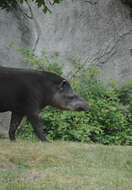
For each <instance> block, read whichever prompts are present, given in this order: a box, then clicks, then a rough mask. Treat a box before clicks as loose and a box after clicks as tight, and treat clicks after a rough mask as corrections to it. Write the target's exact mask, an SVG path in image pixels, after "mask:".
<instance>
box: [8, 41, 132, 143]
mask: <svg viewBox="0 0 132 190" xmlns="http://www.w3.org/2000/svg"><path fill="white" fill-rule="evenodd" d="M10 46H11V47H12V48H14V49H15V51H18V52H19V53H22V54H23V55H24V56H25V58H24V59H23V63H28V64H29V63H30V64H32V65H33V67H34V68H36V69H39V70H47V71H51V72H54V73H56V74H59V75H61V76H63V77H65V78H67V80H69V82H70V84H71V85H72V87H73V89H74V90H75V91H76V92H77V94H79V95H80V96H82V97H83V98H84V100H85V101H86V103H87V105H88V108H89V113H87V114H86V113H84V112H70V111H60V110H57V109H55V108H53V107H46V108H44V109H43V110H42V111H41V113H40V117H41V120H42V122H43V130H44V133H46V134H47V138H49V139H50V140H57V139H63V140H66V141H79V142H87V143H93V142H94V143H102V144H116V145H124V144H126V145H131V144H132V93H131V92H132V80H129V81H126V82H125V83H124V84H122V85H121V86H120V87H117V85H116V84H117V82H116V81H114V80H112V79H110V80H109V81H108V83H107V84H105V83H104V82H103V81H101V80H100V79H99V78H100V77H99V75H100V72H101V71H100V70H99V69H98V68H96V67H95V66H94V65H93V64H91V66H89V67H87V66H85V65H82V64H80V62H81V57H80V56H76V55H74V56H71V57H70V59H71V62H72V70H71V71H69V73H68V74H67V76H64V74H63V67H64V66H65V63H62V64H59V63H58V62H56V61H54V60H55V59H56V58H55V57H56V56H58V55H59V54H56V53H55V54H54V55H53V56H51V57H49V56H48V55H47V54H46V52H45V51H42V55H41V56H40V57H37V56H35V55H34V53H33V52H31V51H30V50H20V49H17V48H15V47H14V45H13V44H10ZM17 135H18V136H20V137H21V138H35V137H34V133H33V129H32V127H31V125H30V124H29V123H28V122H27V121H26V120H25V119H24V120H23V122H22V124H21V125H20V127H19V129H18V131H17Z"/></svg>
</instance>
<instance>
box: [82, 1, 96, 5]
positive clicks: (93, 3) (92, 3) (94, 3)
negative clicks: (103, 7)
mask: <svg viewBox="0 0 132 190" xmlns="http://www.w3.org/2000/svg"><path fill="white" fill-rule="evenodd" d="M85 2H86V3H89V4H91V5H96V4H97V2H92V1H88V0H85Z"/></svg>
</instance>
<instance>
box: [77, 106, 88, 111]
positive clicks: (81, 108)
mask: <svg viewBox="0 0 132 190" xmlns="http://www.w3.org/2000/svg"><path fill="white" fill-rule="evenodd" d="M75 111H78V112H81V111H84V112H86V113H88V112H89V110H88V108H87V107H86V106H85V107H81V106H80V107H78V108H76V110H75Z"/></svg>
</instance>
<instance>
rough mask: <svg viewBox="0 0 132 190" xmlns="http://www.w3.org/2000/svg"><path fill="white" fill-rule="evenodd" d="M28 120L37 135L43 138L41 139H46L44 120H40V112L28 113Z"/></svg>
mask: <svg viewBox="0 0 132 190" xmlns="http://www.w3.org/2000/svg"><path fill="white" fill-rule="evenodd" d="M28 120H29V122H30V123H31V124H32V127H33V129H34V132H35V134H36V136H37V137H38V138H39V139H40V140H41V141H46V142H48V140H47V139H46V137H45V136H44V134H43V133H44V132H43V129H42V122H41V121H40V118H39V115H38V114H30V115H28Z"/></svg>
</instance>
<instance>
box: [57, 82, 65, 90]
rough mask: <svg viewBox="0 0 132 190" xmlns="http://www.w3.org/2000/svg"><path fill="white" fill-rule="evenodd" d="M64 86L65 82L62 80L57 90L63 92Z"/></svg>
mask: <svg viewBox="0 0 132 190" xmlns="http://www.w3.org/2000/svg"><path fill="white" fill-rule="evenodd" d="M65 85H66V80H62V81H61V83H60V84H59V89H60V90H63V89H64V87H65Z"/></svg>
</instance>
